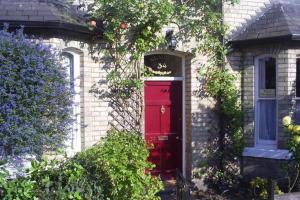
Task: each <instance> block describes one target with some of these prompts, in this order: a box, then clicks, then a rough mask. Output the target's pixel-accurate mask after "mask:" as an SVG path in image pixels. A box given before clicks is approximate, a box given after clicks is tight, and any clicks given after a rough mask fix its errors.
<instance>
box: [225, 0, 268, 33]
mask: <svg viewBox="0 0 300 200" xmlns="http://www.w3.org/2000/svg"><path fill="white" fill-rule="evenodd" d="M272 1H274V0H239V2H238V3H236V4H235V5H231V4H225V5H224V22H225V23H226V24H227V25H228V26H229V28H230V30H231V31H232V32H234V31H236V30H239V29H240V28H242V27H244V26H245V25H247V24H248V23H249V22H250V21H251V20H253V19H255V18H256V17H257V16H259V15H260V13H261V12H262V11H263V10H264V9H265V8H266V5H268V4H270V2H272Z"/></svg>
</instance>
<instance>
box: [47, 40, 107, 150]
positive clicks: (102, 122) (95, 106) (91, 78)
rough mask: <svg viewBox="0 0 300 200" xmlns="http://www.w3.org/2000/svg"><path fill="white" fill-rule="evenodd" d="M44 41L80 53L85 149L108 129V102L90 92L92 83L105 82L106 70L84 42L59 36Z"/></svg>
mask: <svg viewBox="0 0 300 200" xmlns="http://www.w3.org/2000/svg"><path fill="white" fill-rule="evenodd" d="M45 42H46V43H49V44H51V45H53V46H54V47H55V48H57V49H58V50H60V51H63V50H64V49H68V50H69V51H72V52H75V53H79V54H80V108H81V136H82V138H81V143H82V146H81V148H82V149H86V148H88V147H90V146H92V145H93V144H95V143H96V142H98V141H99V140H100V139H101V137H103V136H105V135H106V131H107V129H108V111H109V109H108V102H107V101H105V100H100V99H98V98H96V97H95V96H94V94H92V93H90V89H91V87H92V85H93V84H95V83H97V82H99V81H101V82H102V83H105V82H106V71H105V69H104V67H103V66H102V65H101V63H99V62H96V61H95V60H93V58H92V57H91V55H90V53H89V49H88V48H89V46H88V44H86V43H83V42H80V41H67V40H63V39H59V38H51V39H48V40H46V41H45ZM101 86H102V87H103V88H102V89H105V87H106V85H105V84H102V85H101Z"/></svg>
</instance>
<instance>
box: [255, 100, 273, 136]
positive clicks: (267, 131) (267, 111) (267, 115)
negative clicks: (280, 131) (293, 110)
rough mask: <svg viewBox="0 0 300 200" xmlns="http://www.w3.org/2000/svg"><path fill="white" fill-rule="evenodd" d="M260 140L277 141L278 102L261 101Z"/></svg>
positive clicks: (259, 106)
mask: <svg viewBox="0 0 300 200" xmlns="http://www.w3.org/2000/svg"><path fill="white" fill-rule="evenodd" d="M258 104H259V105H258V108H259V118H258V127H259V139H261V140H276V100H259V101H258Z"/></svg>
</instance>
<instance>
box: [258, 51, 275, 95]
mask: <svg viewBox="0 0 300 200" xmlns="http://www.w3.org/2000/svg"><path fill="white" fill-rule="evenodd" d="M275 95H276V62H275V59H274V58H271V57H266V58H261V59H259V96H260V97H275Z"/></svg>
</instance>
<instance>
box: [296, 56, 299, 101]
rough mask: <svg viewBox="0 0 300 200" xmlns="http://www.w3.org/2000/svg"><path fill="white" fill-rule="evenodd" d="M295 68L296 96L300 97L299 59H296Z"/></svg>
mask: <svg viewBox="0 0 300 200" xmlns="http://www.w3.org/2000/svg"><path fill="white" fill-rule="evenodd" d="M296 63H297V69H296V96H297V97H300V59H299V58H298V59H297V62H296Z"/></svg>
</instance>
